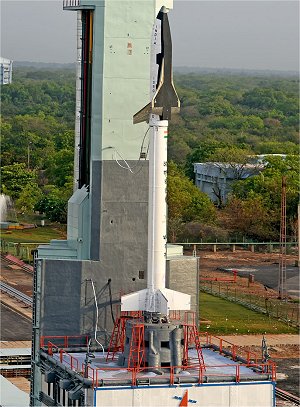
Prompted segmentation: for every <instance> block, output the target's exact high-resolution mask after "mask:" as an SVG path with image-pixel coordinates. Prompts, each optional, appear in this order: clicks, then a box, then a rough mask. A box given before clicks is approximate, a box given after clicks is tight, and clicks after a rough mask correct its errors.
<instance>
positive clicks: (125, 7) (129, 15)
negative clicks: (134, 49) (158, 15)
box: [105, 0, 155, 40]
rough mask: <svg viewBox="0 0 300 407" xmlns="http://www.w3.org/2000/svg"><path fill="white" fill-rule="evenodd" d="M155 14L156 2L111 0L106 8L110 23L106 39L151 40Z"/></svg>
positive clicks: (146, 0) (106, 29) (148, 0)
mask: <svg viewBox="0 0 300 407" xmlns="http://www.w3.org/2000/svg"><path fill="white" fill-rule="evenodd" d="M154 14H155V10H154V0H139V1H132V0H123V1H115V0H109V1H107V3H106V7H105V17H106V19H108V20H109V21H110V23H109V24H107V25H106V27H105V37H109V38H120V37H124V38H127V37H132V38H145V39H148V40H149V38H150V35H151V29H152V25H153V18H154Z"/></svg>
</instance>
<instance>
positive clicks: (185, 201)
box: [167, 162, 216, 240]
mask: <svg viewBox="0 0 300 407" xmlns="http://www.w3.org/2000/svg"><path fill="white" fill-rule="evenodd" d="M167 188H168V194H167V203H168V219H169V236H171V238H172V240H174V239H175V237H176V233H177V232H176V231H178V230H179V229H180V225H181V224H183V223H186V222H190V221H199V222H213V221H214V219H215V216H216V212H215V207H214V205H213V203H212V202H211V201H210V199H209V198H208V196H207V195H206V194H204V193H202V192H201V191H200V190H199V189H198V188H197V187H196V186H195V185H194V184H193V183H192V181H190V180H189V179H188V178H187V177H186V176H185V175H184V173H183V172H182V171H180V170H179V169H178V167H177V166H176V164H175V163H173V162H170V163H169V165H168V187H167Z"/></svg>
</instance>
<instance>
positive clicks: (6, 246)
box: [0, 239, 45, 263]
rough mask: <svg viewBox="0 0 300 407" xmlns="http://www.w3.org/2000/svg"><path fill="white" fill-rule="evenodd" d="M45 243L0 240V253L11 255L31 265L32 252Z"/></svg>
mask: <svg viewBox="0 0 300 407" xmlns="http://www.w3.org/2000/svg"><path fill="white" fill-rule="evenodd" d="M41 244H45V243H36V242H34V243H15V242H9V241H7V240H5V239H0V251H1V252H2V253H8V254H12V255H14V256H16V257H18V258H20V259H22V260H24V261H26V262H29V263H33V255H32V253H31V252H32V250H36V249H37V247H38V246H39V245H41Z"/></svg>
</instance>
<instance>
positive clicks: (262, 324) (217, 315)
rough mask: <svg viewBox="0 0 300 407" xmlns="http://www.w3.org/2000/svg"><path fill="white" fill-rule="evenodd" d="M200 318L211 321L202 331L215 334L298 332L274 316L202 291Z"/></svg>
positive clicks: (201, 327)
mask: <svg viewBox="0 0 300 407" xmlns="http://www.w3.org/2000/svg"><path fill="white" fill-rule="evenodd" d="M200 318H201V319H205V320H207V321H209V322H207V323H205V324H203V325H202V326H201V325H200V331H202V332H203V331H207V332H209V333H214V334H225V335H226V334H233V333H236V334H256V333H260V334H263V333H265V332H266V333H297V332H298V330H297V329H296V328H292V327H289V326H287V325H286V324H284V323H282V322H279V321H278V320H276V319H274V318H269V317H268V316H266V315H263V314H259V313H258V312H254V311H251V310H249V309H246V308H245V307H243V306H241V305H238V304H234V303H232V302H229V301H227V300H224V299H222V298H218V297H214V296H213V295H210V294H206V293H203V292H201V293H200Z"/></svg>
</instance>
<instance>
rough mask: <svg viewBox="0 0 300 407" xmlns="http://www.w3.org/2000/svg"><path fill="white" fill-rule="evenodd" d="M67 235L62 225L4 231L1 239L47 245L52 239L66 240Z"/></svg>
mask: <svg viewBox="0 0 300 407" xmlns="http://www.w3.org/2000/svg"><path fill="white" fill-rule="evenodd" d="M65 238H66V233H65V231H64V228H63V227H61V226H60V225H59V226H57V227H53V226H44V227H41V226H39V227H37V228H34V229H23V230H8V231H6V230H2V231H1V239H4V240H6V241H8V242H12V243H47V242H50V240H51V239H65Z"/></svg>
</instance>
